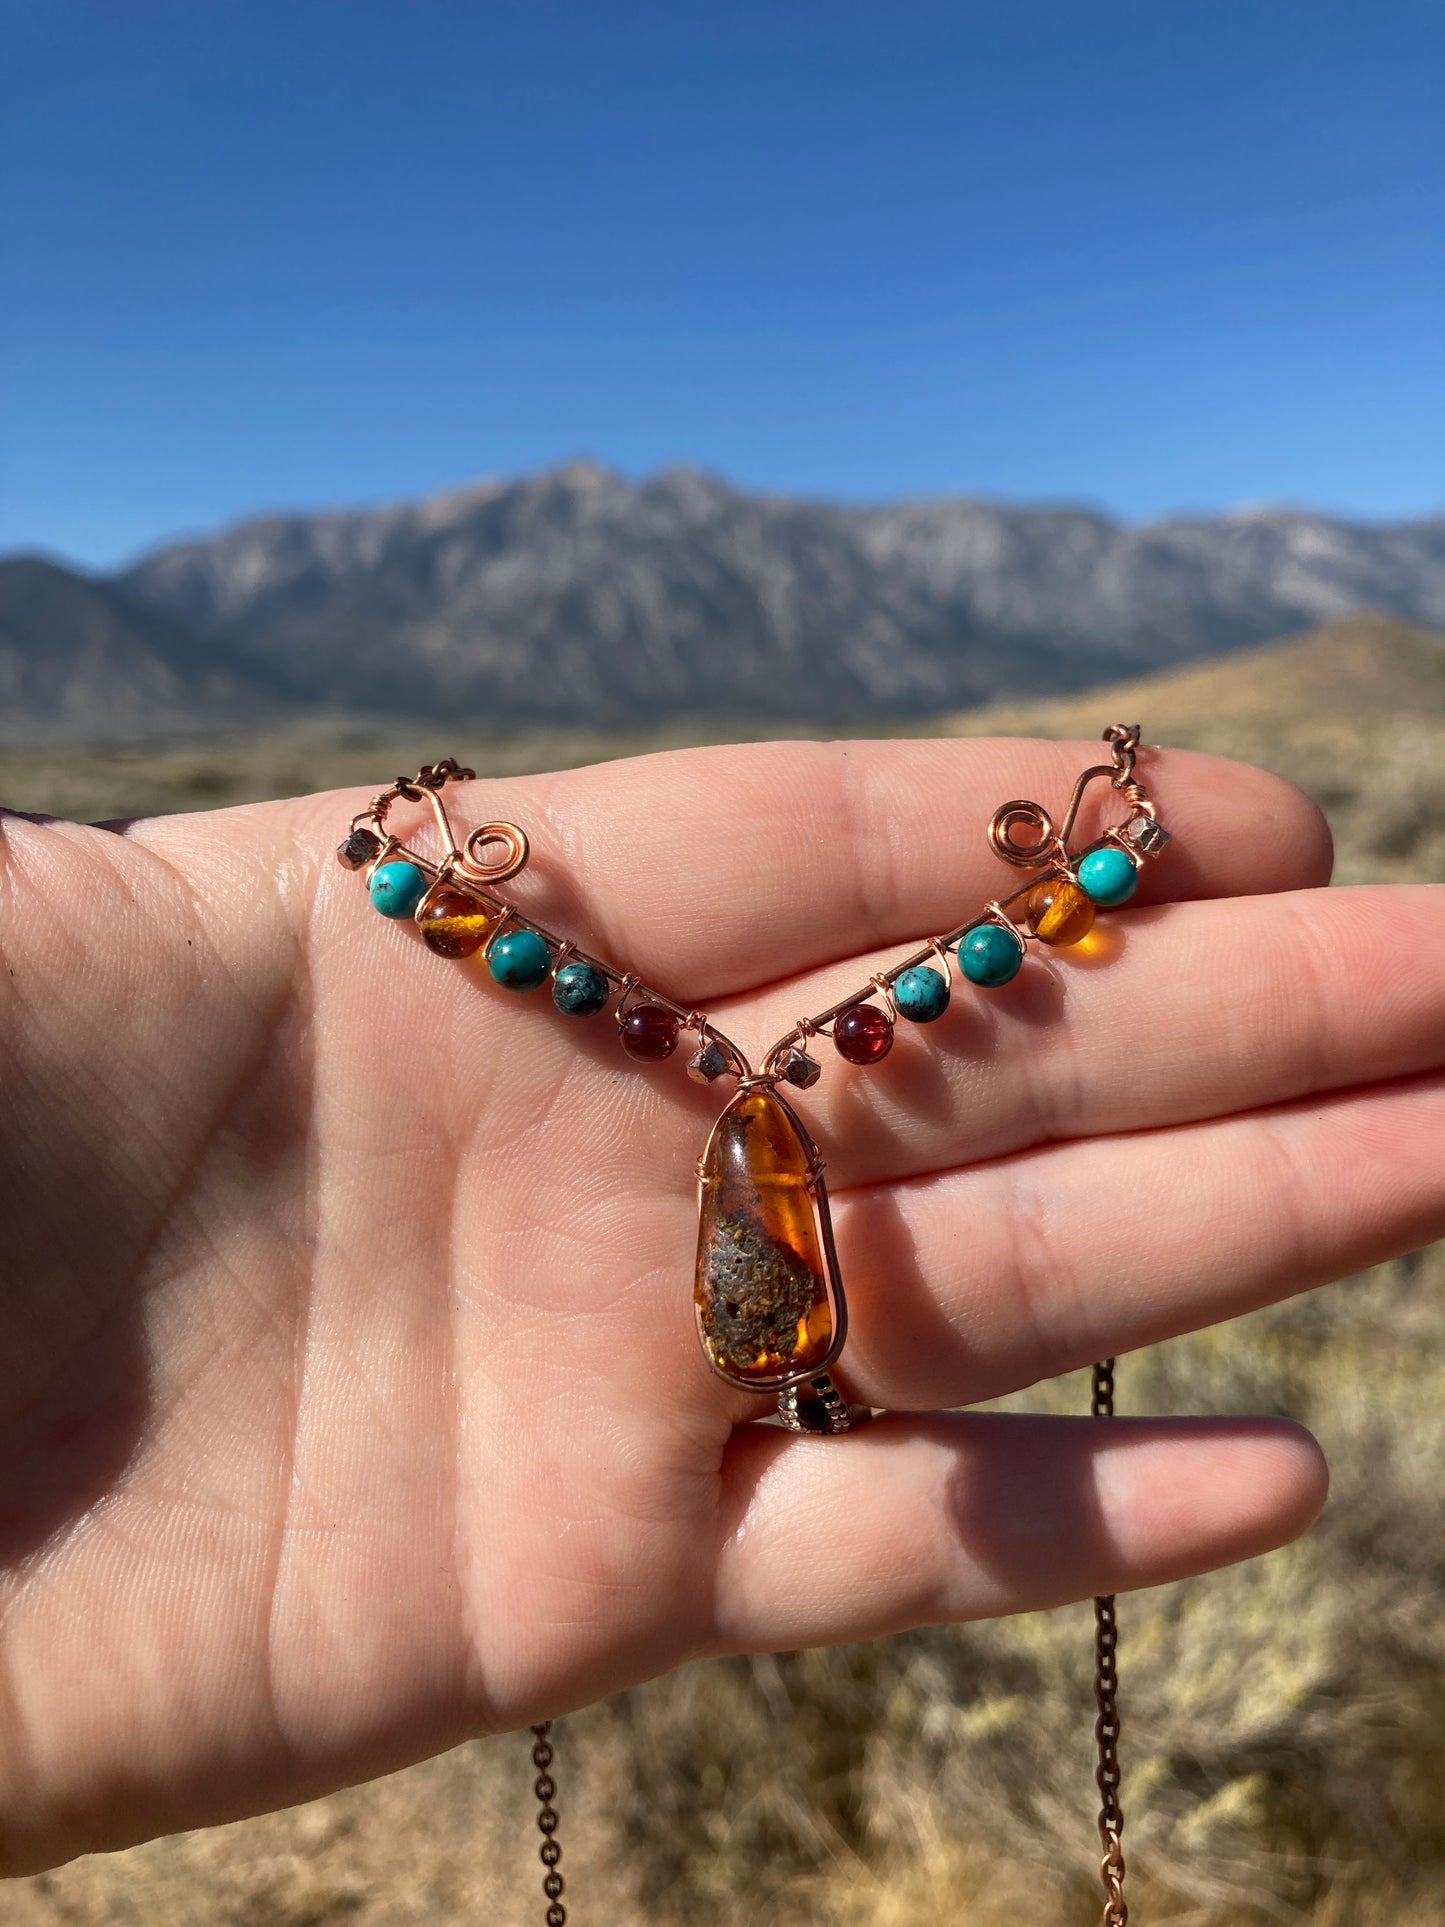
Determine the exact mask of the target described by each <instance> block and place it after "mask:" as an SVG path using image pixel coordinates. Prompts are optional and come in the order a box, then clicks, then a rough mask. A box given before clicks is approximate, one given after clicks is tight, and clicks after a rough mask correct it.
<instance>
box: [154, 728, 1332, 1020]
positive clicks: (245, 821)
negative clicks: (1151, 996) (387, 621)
mask: <svg viewBox="0 0 1445 1927" xmlns="http://www.w3.org/2000/svg"><path fill="white" fill-rule="evenodd" d="M1101 760H1103V761H1107V757H1106V756H1105V755H1104V752H1103V746H1102V745H1101V744H1099V743H1073V744H1060V743H1042V742H1028V741H990V740H987V739H981V740H972V741H959V740H951V739H930V740H925V741H913V742H878V743H871V742H858V743H836V744H825V743H770V744H748V745H738V746H733V747H727V748H719V749H699V750H685V751H674V752H669V753H665V754H661V755H655V756H645V757H639V758H635V759H633V760H631V761H626V762H616V763H608V764H600V765H598V766H596V767H594V768H590V769H581V770H572V771H566V772H562V773H560V774H556V775H550V776H538V777H527V778H517V779H509V780H507V781H502V782H480V783H476V784H464V785H461V786H459V787H457V788H456V789H455V790H452V791H449V792H448V806H449V808H451V809H452V811H453V812H454V816H455V820H456V824H457V826H458V828H459V829H460V830H461V831H462V832H463V833H464V832H465V831H466V830H467V829H468V828H471V827H474V826H475V825H476V824H478V823H481V822H483V821H486V820H489V819H492V818H497V817H504V818H510V819H513V820H515V821H517V822H519V823H520V824H522V825H523V827H524V828H525V829H526V830H527V831H528V834H529V835H530V837H531V839H532V851H533V856H532V862H531V864H530V865H529V868H528V870H527V872H526V873H524V875H523V876H522V877H520V878H518V879H517V880H516V881H515V882H514V883H513V884H511V885H509V886H508V888H509V892H510V893H511V895H512V896H513V898H514V900H515V901H516V902H517V903H518V905H519V907H521V908H522V909H523V910H524V911H525V912H526V914H528V915H531V916H534V917H536V919H537V920H538V921H539V922H542V923H544V924H547V925H549V927H554V928H557V929H558V930H559V931H560V932H561V933H562V934H565V935H568V936H571V937H573V938H574V939H575V940H576V941H577V942H578V943H580V944H582V945H583V946H584V947H585V948H589V949H592V950H594V951H597V952H599V953H600V954H602V955H604V956H606V957H607V958H608V959H609V960H610V961H611V962H613V963H615V964H617V965H619V966H623V967H626V968H629V969H635V970H637V971H639V972H641V973H642V974H643V975H644V976H646V977H647V978H648V979H649V980H650V981H652V982H653V983H655V984H656V986H657V987H658V988H659V989H660V990H663V991H664V992H667V993H669V994H672V995H675V996H676V997H678V998H679V999H680V1000H681V1001H683V1002H685V1003H690V1004H699V1005H700V1004H702V1003H704V1002H706V1001H707V1000H709V999H712V998H716V997H717V996H719V995H722V994H725V993H727V992H731V991H737V990H743V989H747V988H749V987H751V986H754V985H757V984H761V983H766V982H770V981H772V980H774V979H776V978H779V977H782V976H785V975H788V974H790V973H793V972H796V971H800V970H806V969H811V968H813V967H815V966H817V965H819V964H822V963H826V962H828V961H829V960H830V959H833V958H838V957H851V956H857V955H859V954H860V953H861V952H863V951H865V950H867V949H868V948H869V947H870V946H873V945H878V944H912V943H915V942H917V941H918V940H919V939H920V938H923V937H926V936H928V935H930V934H932V933H934V932H937V931H942V930H947V929H950V928H952V927H954V926H955V925H957V924H959V923H961V922H964V921H965V920H966V919H967V918H969V917H970V916H972V914H973V913H974V911H975V910H976V909H978V908H980V907H981V905H982V904H983V903H984V902H985V901H987V899H988V898H990V897H993V896H996V895H998V894H999V893H1000V892H1001V891H1006V890H1007V889H1010V888H1013V887H1015V886H1016V885H1017V884H1018V883H1019V882H1020V881H1022V880H1023V879H1022V874H1021V873H1020V872H1016V871H1012V870H1009V869H1008V868H1006V867H1005V865H1003V864H1002V863H1001V862H1000V861H999V859H998V858H997V857H996V856H994V854H993V853H992V851H991V850H990V848H989V846H988V842H987V839H986V836H985V827H986V825H987V822H988V819H989V817H990V816H991V815H992V814H993V812H994V810H995V809H997V808H998V806H999V805H1000V804H1001V803H1003V802H1006V801H1008V800H1009V799H1011V798H1014V797H1020V796H1033V797H1036V798H1038V800H1039V801H1040V802H1041V803H1043V805H1044V806H1045V807H1046V808H1047V809H1049V810H1050V811H1051V812H1052V813H1053V814H1054V815H1055V817H1056V818H1061V817H1062V814H1063V811H1064V809H1065V807H1066V805H1067V802H1068V798H1069V795H1070V793H1071V791H1072V788H1073V785H1074V782H1075V779H1076V778H1077V776H1078V775H1079V774H1080V773H1081V772H1082V771H1083V770H1084V769H1086V768H1087V767H1089V766H1090V765H1092V764H1095V763H1098V762H1100V761H1101ZM1140 774H1141V776H1143V777H1145V779H1146V780H1147V782H1148V784H1149V787H1150V789H1151V792H1152V793H1153V794H1154V795H1155V797H1156V798H1157V801H1158V805H1159V810H1160V815H1161V818H1162V820H1163V821H1164V822H1165V823H1166V824H1167V825H1168V827H1169V828H1170V829H1172V830H1173V831H1174V832H1175V838H1174V841H1173V843H1171V845H1170V846H1169V849H1168V851H1167V852H1166V854H1165V856H1164V857H1163V858H1162V859H1161V860H1160V861H1159V862H1158V863H1157V864H1151V865H1149V866H1148V871H1147V874H1146V876H1145V878H1144V880H1143V883H1142V885H1141V896H1140V901H1142V902H1149V901H1155V900H1158V899H1160V898H1175V897H1180V896H1219V895H1233V894H1241V893H1252V892H1257V891H1269V890H1281V889H1294V888H1298V887H1303V886H1308V885H1311V884H1315V883H1321V882H1323V881H1325V879H1326V878H1327V877H1328V875H1329V867H1330V839H1329V832H1328V830H1327V829H1326V827H1325V824H1324V820H1323V818H1322V817H1321V816H1320V813H1319V811H1318V810H1317V809H1316V808H1315V806H1314V805H1313V804H1312V803H1310V802H1308V801H1307V800H1306V799H1305V798H1304V797H1303V796H1302V795H1301V794H1300V793H1299V792H1298V791H1297V790H1295V789H1294V788H1293V787H1292V786H1291V785H1289V784H1287V783H1285V782H1282V781H1281V780H1280V779H1279V778H1277V777H1274V776H1269V775H1266V774H1265V773H1264V772H1263V771H1262V770H1257V769H1251V768H1249V767H1247V766H1246V765H1243V764H1237V763H1230V762H1227V761H1224V760H1223V759H1221V758H1217V757H1211V756H1201V755H1195V754H1192V753H1190V752H1187V751H1180V750H1165V751H1157V752H1156V751H1152V750H1151V751H1147V752H1145V753H1144V754H1143V755H1142V757H1141V760H1140ZM365 802H366V797H365V796H364V795H363V794H362V793H360V792H347V793H336V794H332V795H330V796H321V797H313V798H307V799H302V800H301V801H299V802H297V803H294V804H285V805H274V806H269V807H268V808H267V809H249V810H237V811H225V812H220V813H218V814H216V815H213V816H210V817H208V818H207V819H205V825H204V828H202V826H201V825H200V824H198V823H197V822H196V821H195V820H194V819H192V820H191V821H189V822H188V821H187V819H184V818H166V819H159V820H157V821H155V822H152V823H148V824H143V825H140V826H138V828H137V829H136V830H135V831H134V832H133V834H134V835H136V836H137V837H139V838H141V839H143V840H146V841H148V842H150V843H152V844H153V845H154V846H156V847H157V848H165V849H167V850H178V851H181V852H185V851H186V850H188V849H191V846H194V848H193V850H192V857H193V860H195V861H198V862H209V861H211V860H214V838H215V836H216V834H217V832H218V830H221V829H222V828H224V827H226V826H229V829H228V833H229V834H230V835H231V836H233V837H237V836H239V837H242V838H245V839H252V840H253V841H254V840H255V839H257V838H258V837H259V838H260V839H262V841H263V842H264V843H266V844H267V845H269V848H268V850H267V853H266V856H265V861H266V864H267V870H268V874H270V873H271V872H273V871H274V869H275V867H276V863H277V861H278V853H281V852H285V853H288V854H289V852H290V851H291V849H292V846H293V844H294V845H296V846H298V847H303V848H305V849H307V850H308V851H310V853H311V856H312V860H313V867H312V870H311V872H310V874H309V875H308V877H307V879H306V881H305V886H304V887H305V888H307V889H309V890H314V889H315V882H316V869H315V866H316V865H322V864H324V865H327V866H330V853H331V849H332V847H333V846H334V844H335V842H336V841H337V839H338V838H339V836H340V834H341V831H342V830H343V829H344V827H345V824H346V821H347V818H348V817H349V816H350V815H351V813H352V812H353V811H354V810H356V809H358V808H360V807H364V805H365ZM1124 809H1125V806H1124V805H1123V803H1122V801H1121V799H1120V798H1119V797H1118V795H1117V794H1116V793H1114V792H1113V791H1112V790H1110V789H1109V786H1108V785H1107V784H1104V783H1100V784H1097V785H1095V786H1094V788H1092V789H1091V790H1090V791H1089V793H1088V798H1087V800H1086V803H1085V807H1084V811H1083V814H1082V815H1081V818H1080V822H1079V828H1078V837H1077V838H1076V840H1080V839H1085V838H1087V837H1088V836H1090V835H1092V834H1093V833H1094V832H1095V830H1096V829H1097V828H1098V827H1099V826H1100V825H1101V824H1102V823H1106V822H1114V821H1118V820H1119V819H1120V817H1121V815H1122V813H1123V812H1124ZM395 827H396V829H397V832H398V834H400V835H402V836H403V837H406V836H410V835H412V834H413V832H415V834H416V836H417V839H418V847H420V848H422V849H431V848H433V847H434V836H435V832H434V831H433V830H432V829H431V828H430V825H429V823H428V820H427V818H426V816H425V813H424V812H423V811H422V810H421V809H420V808H419V807H418V806H415V805H410V804H403V805H399V806H398V807H397V810H396V813H395ZM333 874H335V873H334V871H333ZM337 880H338V881H340V879H339V877H338V879H337ZM356 914H357V915H358V916H359V915H360V914H361V911H360V908H358V909H357V912H356Z"/></svg>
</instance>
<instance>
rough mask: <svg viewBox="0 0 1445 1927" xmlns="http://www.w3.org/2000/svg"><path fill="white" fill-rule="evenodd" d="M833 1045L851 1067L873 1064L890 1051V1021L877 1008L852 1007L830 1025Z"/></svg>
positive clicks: (864, 1005) (891, 1046)
mask: <svg viewBox="0 0 1445 1927" xmlns="http://www.w3.org/2000/svg"><path fill="white" fill-rule="evenodd" d="M833 1043H834V1045H835V1046H836V1047H837V1051H838V1055H839V1056H840V1057H843V1058H846V1059H847V1061H848V1062H849V1063H850V1064H876V1063H877V1062H878V1060H879V1059H880V1058H881V1057H886V1056H887V1055H888V1053H889V1051H891V1050H892V1048H893V1019H892V1018H891V1017H890V1016H889V1015H888V1012H887V1011H886V1010H881V1009H880V1008H879V1006H878V1005H877V1004H854V1006H853V1008H852V1009H851V1010H845V1011H844V1012H843V1014H842V1016H841V1017H839V1018H838V1020H837V1021H836V1022H835V1024H834V1025H833Z"/></svg>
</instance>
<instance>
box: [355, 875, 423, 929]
mask: <svg viewBox="0 0 1445 1927" xmlns="http://www.w3.org/2000/svg"><path fill="white" fill-rule="evenodd" d="M366 887H367V889H368V890H369V891H370V892H371V900H372V902H373V903H374V904H375V905H376V907H377V909H378V910H379V911H380V912H381V914H382V915H383V916H384V917H409V916H410V915H411V914H412V912H413V911H414V910H415V909H416V906H417V905H418V904H419V903H420V902H421V900H422V898H423V897H424V896H425V895H426V893H427V880H426V878H425V877H424V876H423V874H422V873H421V871H420V870H419V869H418V868H417V867H416V865H415V864H414V863H380V864H378V865H377V867H376V868H375V869H374V870H373V871H372V873H371V880H370V882H369V883H368V884H367V886H366Z"/></svg>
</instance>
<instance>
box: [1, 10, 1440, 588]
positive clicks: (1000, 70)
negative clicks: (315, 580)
mask: <svg viewBox="0 0 1445 1927" xmlns="http://www.w3.org/2000/svg"><path fill="white" fill-rule="evenodd" d="M0 34H3V41H4V50H3V58H0V69H3V75H4V78H3V80H0V86H3V90H4V97H3V100H0V117H3V135H0V139H3V143H4V154H3V184H0V241H3V265H0V277H3V284H4V285H3V290H0V295H3V298H0V382H3V388H4V394H3V423H0V438H3V439H0V485H3V518H0V544H3V545H4V546H6V547H18V546H22V545H25V546H38V547H43V548H48V549H51V550H53V551H57V552H59V553H62V554H67V555H70V556H73V557H75V558H78V559H80V560H83V561H85V562H88V563H90V564H93V565H107V564H110V563H113V562H115V561H117V560H119V559H120V558H122V557H124V556H126V555H128V554H129V553H131V552H133V551H135V550H136V549H138V548H140V547H141V546H143V545H144V544H147V543H150V542H154V541H157V540H159V539H160V538H162V537H164V536H167V535H170V534H172V533H174V532H177V531H180V530H190V529H198V528H205V527H210V526H213V525H215V524H217V523H219V522H221V521H223V520H225V519H228V518H230V517H234V516H236V515H239V514H242V513H245V512H247V511H249V510H252V509H257V508H261V507H265V506H274V505H282V504H286V505H290V504H298V505H305V504H313V503H314V504H320V503H335V502H354V501H368V500H378V499H386V498H391V497H396V496H403V495H411V494H420V493H423V492H426V491H428V490H430V489H433V488H437V487H440V486H443V485H449V484H454V483H457V482H460V481H463V480H466V479H468V478H470V477H472V476H476V475H483V474H505V473H511V472H518V471H523V470H527V469H532V468H535V467H538V466H541V465H543V464H546V463H549V462H553V461H556V460H559V459H561V458H564V457H566V456H568V455H571V454H574V453H586V454H590V455H594V456H597V457H599V458H601V459H603V460H605V461H608V462H611V463H614V464H615V465H617V466H618V467H620V468H622V469H623V470H625V471H627V472H629V473H641V472H644V471H647V470H650V469H653V468H655V467H657V466H659V465H662V464H664V463H666V462H669V461H676V460H686V461H691V462H696V463H699V464H702V465H704V466H707V467H711V468H715V469H718V470H720V471H721V472H723V473H725V474H727V475H730V476H732V477H733V478H735V479H736V480H738V481H740V482H742V483H744V484H747V485H750V486H758V487H764V488H769V489H775V490H784V491H790V492H791V491H799V492H808V493H813V494H819V495H831V496H839V497H850V498H880V499H881V498H887V497H896V496H899V495H905V494H933V493H945V492H958V493H983V494H997V495H1002V496H1007V497H1012V498H1019V499H1032V498H1049V499H1058V498H1074V499H1082V500H1086V501H1090V502H1094V503H1098V504H1101V505H1103V506H1104V507H1106V508H1110V509H1113V510H1116V511H1118V512H1120V513H1122V514H1125V515H1129V516H1147V515H1154V514H1158V513H1163V512H1168V511H1172V510H1178V509H1201V508H1203V509H1207V508H1212V507H1217V506H1220V505H1225V504H1229V503H1234V502H1239V501H1242V500H1260V499H1267V500H1287V501H1296V502H1303V503H1309V504H1318V505H1322V506H1325V507H1328V508H1334V509H1338V510H1341V511H1345V512H1349V513H1355V514H1361V515H1366V516H1391V515H1397V514H1399V515H1406V514H1415V513H1426V512H1429V511H1430V510H1433V509H1439V508H1440V507H1442V505H1445V459H1442V458H1445V242H1442V209H1445V9H1442V8H1441V7H1440V6H1439V5H1438V0H1428V4H1427V3H1425V0H1421V4H1399V3H1398V0H1375V3H1373V4H1371V3H1368V0H1359V3H1358V4H1351V5H1340V4H1332V0H1201V3H1200V4H1195V0H1147V4H1134V3H1132V0H1131V3H1129V4H1121V3H1120V0H1090V4H1088V5H1085V4H1082V0H1080V3H1078V4H1072V5H1061V4H1046V3H1045V0H1003V4H999V3H998V0H989V4H986V5H985V4H975V0H941V3H940V4H932V0H927V3H925V0H887V3H886V4H884V3H883V0H877V3H876V4H868V5H861V4H850V0H815V3H814V4H793V3H792V0H768V3H766V4H756V5H755V4H751V3H750V0H728V4H726V5H716V4H697V3H695V0H661V3H660V4H651V0H647V3H645V4H644V3H641V0H0Z"/></svg>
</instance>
